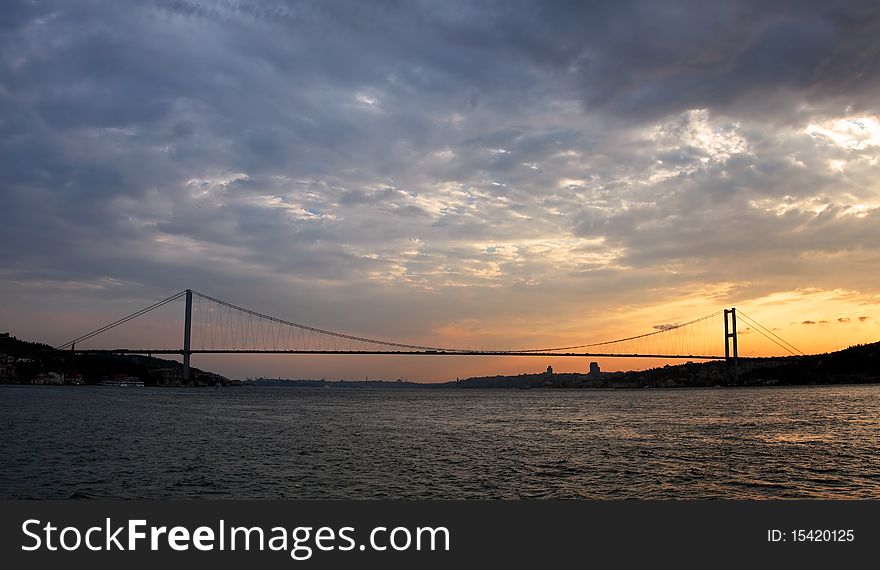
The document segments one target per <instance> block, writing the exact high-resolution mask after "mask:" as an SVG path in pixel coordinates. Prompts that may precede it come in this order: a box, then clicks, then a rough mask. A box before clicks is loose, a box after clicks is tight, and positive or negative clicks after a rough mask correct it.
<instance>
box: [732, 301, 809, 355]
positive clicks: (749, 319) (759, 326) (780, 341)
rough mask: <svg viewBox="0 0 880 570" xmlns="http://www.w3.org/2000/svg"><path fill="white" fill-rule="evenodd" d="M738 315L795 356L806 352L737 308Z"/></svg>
mask: <svg viewBox="0 0 880 570" xmlns="http://www.w3.org/2000/svg"><path fill="white" fill-rule="evenodd" d="M739 316H740V317H743V318H744V319H745V320H746V321H747V322H748V323H749V324H751V325H752V326H754V327H755V330H756V331H758V332H759V333H760V334H762V335H763V336H765V337H766V338H767V339H769V340H771V341H773V342H774V343H775V344H776V345H777V346H779V347H781V348H782V349H783V350H785V351H786V352H788V353H790V354H793V355H795V356H805V355H806V353H805V352H804V351H802V350H801V349H799V348H798V347H796V346H795V345H793V344H791V343H790V342H788V341H787V340H785V339H784V338H782V337H781V336H779V335H777V334H776V333H774V332H773V331H771V330H770V329H768V328H767V327H765V326H764V325H762V324H761V323H759V322H757V321H756V320H755V319H754V318H753V317H750V316H748V315H747V314H745V313H744V312H743V311H742V310H739ZM761 329H763V330H761ZM764 331H766V332H764ZM768 333H769V334H768ZM771 335H772V336H771ZM773 337H776V338H773ZM777 339H778V340H777ZM786 345H787V346H786Z"/></svg>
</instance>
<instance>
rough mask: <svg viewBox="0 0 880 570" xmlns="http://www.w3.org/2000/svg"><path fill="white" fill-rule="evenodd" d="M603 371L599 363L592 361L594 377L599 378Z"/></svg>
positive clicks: (591, 369)
mask: <svg viewBox="0 0 880 570" xmlns="http://www.w3.org/2000/svg"><path fill="white" fill-rule="evenodd" d="M600 374H601V372H600V371H599V363H598V362H591V363H590V374H589V375H590V376H591V377H593V378H598V377H599V375H600Z"/></svg>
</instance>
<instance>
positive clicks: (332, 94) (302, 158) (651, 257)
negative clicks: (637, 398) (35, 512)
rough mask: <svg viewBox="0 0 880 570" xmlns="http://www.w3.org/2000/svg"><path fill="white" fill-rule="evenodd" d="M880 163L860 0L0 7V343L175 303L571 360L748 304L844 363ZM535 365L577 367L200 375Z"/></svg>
mask: <svg viewBox="0 0 880 570" xmlns="http://www.w3.org/2000/svg"><path fill="white" fill-rule="evenodd" d="M878 161H880V5H878V4H877V3H876V2H828V1H822V2H800V1H799V2H745V1H730V2H723V1H694V2H648V1H645V2H625V1H614V2H589V3H587V2H584V3H574V2H548V1H540V2H538V1H535V2H490V1H484V2H483V1H481V2H457V1H443V2H440V1H436V2H314V3H312V2H295V3H294V2H291V3H286V2H284V3H282V2H274V1H268V0H267V1H260V2H252V1H234V0H226V1H222V2H198V1H189V0H175V1H172V0H168V1H152V2H151V1H131V2H125V1H121V0H116V1H88V0H83V1H76V2H72V1H69V0H64V1H61V0H59V1H30V2H17V1H12V2H4V7H3V10H2V13H0V212H2V223H0V328H2V330H4V331H5V330H8V331H10V332H11V333H12V334H14V335H16V336H18V337H20V338H26V339H31V340H40V341H45V342H48V343H51V344H60V343H61V342H63V341H66V340H69V339H70V338H73V337H76V336H77V335H78V334H80V333H82V332H86V331H88V330H91V329H93V328H96V327H97V326H99V325H101V324H104V323H105V322H108V321H112V320H114V319H115V318H118V317H119V316H122V315H125V314H127V313H130V312H132V311H134V310H136V309H138V308H140V307H142V306H145V305H149V304H151V303H152V302H155V301H157V300H159V299H162V298H164V297H167V296H169V295H171V294H173V293H175V292H177V291H180V290H182V289H185V288H187V287H190V288H193V289H196V290H199V291H203V292H204V293H207V294H209V295H212V296H214V297H219V298H222V299H225V300H228V301H230V302H233V303H236V304H238V305H243V306H245V307H248V308H252V309H254V310H257V311H260V312H263V313H269V314H274V315H277V316H279V317H283V318H286V319H290V320H293V321H297V322H301V323H305V324H310V325H313V326H317V327H322V328H328V329H333V330H339V331H342V332H348V333H351V334H357V335H366V336H372V337H380V338H385V339H389V340H393V341H398V342H400V341H402V342H416V343H425V344H432V345H443V346H450V345H452V346H471V347H486V348H490V347H497V348H509V347H516V348H522V347H536V346H542V345H560V344H578V343H586V342H593V341H601V340H605V339H608V338H615V337H619V336H627V335H629V334H637V333H640V332H647V331H651V330H654V328H655V327H662V326H665V325H669V324H674V323H678V322H682V321H686V320H689V319H691V318H695V317H699V316H701V315H704V314H707V313H711V312H713V311H715V310H718V309H721V308H724V307H732V306H736V307H738V308H741V309H742V310H744V311H746V312H747V314H749V315H752V316H754V317H755V318H758V319H760V321H761V322H763V323H764V324H766V325H768V326H770V327H772V328H773V329H774V330H775V331H776V333H777V334H779V335H781V336H782V337H784V338H785V339H787V340H789V341H790V342H792V343H793V344H795V345H797V346H798V348H800V349H801V350H803V351H804V352H816V351H826V350H833V349H838V348H841V347H845V346H847V345H851V344H854V343H858V342H871V341H876V340H880V176H878V175H880V162H878ZM172 317H173V318H179V311H176V312H175V313H174V314H173V315H171V316H169V317H168V318H172ZM163 327H164V328H163ZM717 328H718V337H719V342H720V338H721V321H720V319H719V320H718V321H717ZM139 332H140V333H142V334H143V335H145V336H144V337H142V338H143V339H144V344H147V343H149V342H157V339H161V341H163V342H168V339H169V338H171V339H172V341H173V340H174V334H178V333H179V326H178V323H177V322H176V321H175V322H172V321H163V322H160V323H158V324H153V325H149V326H148V325H144V326H143V328H142V329H141V330H140V331H139ZM743 332H744V333H746V334H744V335H743V337H742V339H741V343H742V345H743V347H744V350H746V351H751V353H752V354H768V353H773V352H777V353H778V352H779V351H778V350H776V347H774V346H773V345H766V344H764V343H762V342H761V341H760V340H759V339H757V338H755V337H756V336H757V335H754V334H753V335H748V332H749V331H748V330H744V331H743ZM147 337H149V338H147ZM106 343H107V344H108V345H113V344H115V342H114V339H112V338H108V339H107V340H106ZM548 364H553V366H554V368H556V369H557V370H562V371H564V370H572V371H573V370H585V369H586V368H587V364H588V363H587V362H586V361H579V360H571V361H565V360H562V359H560V361H559V362H556V361H550V360H541V359H489V358H484V359H480V358H461V359H456V358H452V357H449V358H437V359H436V360H429V361H426V360H424V359H420V358H413V357H410V358H405V357H395V358H391V357H348V358H344V359H339V358H337V359H331V358H327V357H300V356H297V357H249V358H240V357H235V358H233V357H200V358H197V359H195V360H194V365H196V366H199V367H203V368H207V369H212V370H216V371H218V372H221V373H224V374H227V375H230V376H234V377H243V376H256V375H269V376H284V377H327V378H343V377H348V378H362V377H364V376H370V377H371V378H390V379H394V378H398V377H403V378H409V379H415V380H423V381H432V380H442V379H449V378H455V377H456V376H462V377H464V376H470V375H476V374H488V373H496V372H523V371H537V370H540V369H543V368H545V367H546V366H547V365H548ZM647 364H649V362H645V361H642V362H640V361H625V360H620V361H614V360H611V359H609V360H607V361H602V362H601V365H602V367H603V369H605V370H614V369H621V368H624V369H626V368H632V367H638V366H645V365H647ZM650 364H653V363H650Z"/></svg>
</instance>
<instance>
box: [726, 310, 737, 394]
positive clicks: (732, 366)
mask: <svg viewBox="0 0 880 570" xmlns="http://www.w3.org/2000/svg"><path fill="white" fill-rule="evenodd" d="M731 339H732V341H733V342H731ZM731 345H732V348H733V350H732V352H733V356H731V354H730V353H731ZM724 362H725V363H726V365H727V366H726V367H727V381H728V382H729V383H730V384H736V383H737V381H739V350H738V348H737V345H736V308H735V307H734V308H732V309H724Z"/></svg>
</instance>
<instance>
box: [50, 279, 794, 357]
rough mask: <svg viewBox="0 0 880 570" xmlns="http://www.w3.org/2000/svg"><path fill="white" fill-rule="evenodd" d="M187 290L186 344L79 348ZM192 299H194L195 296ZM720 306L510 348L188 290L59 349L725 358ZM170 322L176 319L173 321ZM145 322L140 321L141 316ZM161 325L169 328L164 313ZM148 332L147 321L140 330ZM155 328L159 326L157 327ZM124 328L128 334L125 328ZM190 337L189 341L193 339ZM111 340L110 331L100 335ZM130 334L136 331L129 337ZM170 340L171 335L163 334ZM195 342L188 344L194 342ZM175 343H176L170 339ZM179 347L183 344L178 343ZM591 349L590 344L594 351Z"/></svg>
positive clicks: (787, 346)
mask: <svg viewBox="0 0 880 570" xmlns="http://www.w3.org/2000/svg"><path fill="white" fill-rule="evenodd" d="M184 296H186V300H187V301H186V308H185V309H186V310H185V315H186V318H185V323H186V324H185V326H184V329H185V342H184V343H183V348H182V349H180V348H176V349H175V348H168V347H167V346H166V348H159V347H153V348H115V349H101V348H85V347H81V346H79V343H83V342H84V341H87V340H89V339H92V338H94V337H96V336H98V335H101V334H102V333H106V332H108V331H110V330H111V329H114V328H116V327H120V326H121V325H124V324H125V323H128V322H130V321H132V320H134V319H136V318H138V317H141V316H143V315H146V314H147V313H150V312H151V311H155V310H156V309H159V308H161V307H163V306H166V305H168V304H169V303H171V302H173V301H175V300H178V299H181V298H182V297H184ZM193 301H194V302H193ZM722 312H723V311H720V310H719V311H714V312H712V313H709V314H707V315H703V316H701V317H699V318H696V319H691V320H688V321H686V322H681V323H674V324H669V325H655V326H654V328H655V329H657V330H652V331H649V332H645V333H642V334H638V335H631V336H626V337H622V338H616V339H613V340H606V341H601V342H584V343H581V344H569V345H565V346H551V347H544V348H523V349H511V348H509V347H508V348H507V349H506V350H500V349H497V348H496V349H493V348H487V347H485V346H484V347H481V348H480V349H470V348H467V349H462V348H450V347H441V346H432V345H424V344H416V343H412V342H395V341H391V340H382V339H378V338H373V337H370V336H362V335H354V334H347V333H341V332H337V331H333V330H329V329H322V328H318V327H313V326H309V325H306V324H303V323H299V322H295V321H291V320H286V319H281V318H278V317H274V316H272V315H268V314H265V313H260V312H257V311H254V310H252V309H248V308H245V307H241V306H239V305H235V304H233V303H230V302H228V301H224V300H222V299H218V298H216V297H212V296H210V295H207V294H205V293H201V292H198V291H192V290H185V291H181V292H178V293H175V294H174V295H171V296H170V297H167V298H165V299H163V300H161V301H159V302H157V303H153V304H152V305H150V306H148V307H145V308H143V309H140V310H138V311H135V312H133V313H131V314H129V315H126V316H125V317H123V318H121V319H118V320H116V321H113V322H112V323H109V324H107V325H104V326H102V327H99V328H97V329H95V330H93V331H90V332H88V333H86V334H84V335H81V336H79V337H77V338H75V339H73V340H70V341H68V342H66V343H64V344H62V345H59V346H57V347H56V349H58V350H64V349H71V350H77V349H78V350H77V351H78V352H116V353H131V354H160V353H161V354H172V353H174V354H183V355H184V357H186V356H187V355H189V354H193V353H223V352H228V353H271V352H275V353H300V354H384V353H396V354H453V355H470V354H472V355H497V356H504V355H510V356H516V355H522V356H538V355H540V356H585V355H591V356H620V357H650V358H690V359H694V360H699V359H715V358H724V356H723V354H724V350H723V348H722V347H723V343H722V342H721V341H722V339H723V336H722V335H721V334H719V331H718V329H717V328H716V327H715V325H716V324H719V323H714V322H713V321H712V320H713V319H715V318H716V317H719V315H721V314H722ZM740 315H742V317H743V318H744V320H745V321H746V322H748V323H749V324H750V325H752V326H753V328H754V330H756V331H757V332H759V333H761V335H763V336H765V337H766V338H767V339H769V340H770V341H772V342H773V343H775V344H776V345H778V346H779V347H780V348H782V349H784V350H785V351H786V352H787V353H790V354H803V352H802V351H800V350H799V349H797V348H796V347H795V346H794V345H792V344H791V343H789V342H788V341H786V340H785V339H783V338H781V337H780V336H779V335H777V334H775V333H774V332H773V331H771V330H770V329H768V328H767V327H765V326H764V325H762V324H761V323H759V322H757V321H756V320H755V319H754V318H752V317H750V316H749V315H746V314H743V313H742V311H740ZM172 322H173V321H172ZM139 323H140V321H139ZM164 323H166V324H165V325H163V326H164V329H162V330H168V326H167V324H170V322H169V321H168V320H167V319H166V320H165V321H164ZM141 330H144V326H143V325H142V324H139V325H138V328H137V329H136V330H135V331H134V332H135V335H137V333H138V332H139V331H141ZM154 330H155V329H154ZM122 334H123V335H124V334H125V333H124V332H123V333H122ZM190 336H191V339H190ZM102 338H106V337H102ZM128 338H129V339H131V338H136V336H135V337H132V336H131V335H130V336H129V337H128ZM163 338H165V339H166V340H170V339H172V338H173V337H169V336H167V335H166V336H165V337H163ZM189 340H191V341H192V342H191V344H190V342H189ZM172 342H173V341H172ZM178 346H180V345H178ZM591 349H592V350H591ZM595 349H599V350H595Z"/></svg>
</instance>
